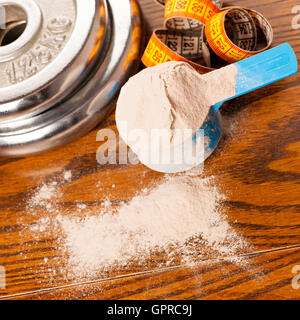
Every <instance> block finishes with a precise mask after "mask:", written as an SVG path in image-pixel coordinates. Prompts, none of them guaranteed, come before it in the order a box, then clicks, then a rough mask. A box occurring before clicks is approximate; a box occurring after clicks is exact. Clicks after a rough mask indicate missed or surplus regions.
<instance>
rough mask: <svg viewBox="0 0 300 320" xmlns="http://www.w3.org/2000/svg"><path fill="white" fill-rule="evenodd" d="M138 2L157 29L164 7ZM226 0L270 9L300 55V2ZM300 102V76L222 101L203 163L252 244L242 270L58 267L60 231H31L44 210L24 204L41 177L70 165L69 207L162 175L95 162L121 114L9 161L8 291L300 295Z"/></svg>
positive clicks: (31, 294) (3, 218)
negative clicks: (296, 282) (297, 285)
mask: <svg viewBox="0 0 300 320" xmlns="http://www.w3.org/2000/svg"><path fill="white" fill-rule="evenodd" d="M140 4H141V6H142V9H143V13H144V16H145V21H146V28H147V32H148V35H149V34H150V32H151V30H152V29H153V28H154V27H159V26H161V25H162V16H163V10H162V8H161V7H160V6H158V5H156V4H155V3H154V2H153V0H140ZM225 4H226V5H232V4H234V5H242V6H245V7H250V8H253V9H256V10H258V11H260V12H262V13H263V14H265V15H266V17H268V18H269V19H270V21H271V24H272V25H273V27H274V32H275V39H274V45H277V44H280V43H283V42H289V43H290V44H291V45H292V46H293V48H294V49H295V51H296V53H297V56H298V57H299V58H300V30H294V29H293V28H292V26H291V22H292V19H293V17H294V15H293V14H292V7H294V6H295V5H297V1H296V0H285V1H275V0H264V1H254V0H240V1H230V2H229V1H225ZM299 106H300V76H299V75H297V76H293V77H291V78H289V79H286V80H283V81H280V82H278V83H277V84H274V85H271V86H269V87H267V88H264V89H261V90H258V91H257V92H255V93H251V94H248V95H247V96H244V97H241V98H238V99H236V100H235V101H232V102H230V103H228V104H227V105H226V106H225V107H224V108H223V111H222V112H223V115H224V119H225V135H224V138H223V140H222V142H221V144H220V146H219V147H218V149H217V151H216V153H215V154H214V155H213V156H212V157H211V158H210V159H209V160H208V161H207V162H206V164H205V176H212V175H213V176H215V177H216V181H217V183H218V188H220V190H221V191H222V192H223V193H224V194H225V195H226V197H227V199H226V200H225V201H224V203H223V206H224V211H225V213H226V215H227V216H228V220H229V222H230V223H231V225H232V226H233V228H234V229H235V230H236V231H237V232H238V233H239V234H241V235H242V236H243V237H245V239H246V240H247V241H248V242H249V243H251V245H252V246H251V249H249V250H248V251H246V252H244V254H246V255H247V256H248V264H247V266H246V267H244V268H241V267H240V266H238V265H235V264H233V263H230V262H227V261H223V260H221V259H214V260H206V261H205V260H204V261H201V263H199V265H197V266H196V267H194V268H187V267H184V266H180V265H179V266H174V267H172V268H169V269H168V268H167V269H160V267H159V259H157V260H156V259H155V258H153V261H152V264H151V268H148V270H144V269H143V266H135V267H132V269H129V270H128V269H127V270H118V271H115V272H112V273H111V274H109V275H106V274H99V275H98V276H97V278H96V279H93V282H92V283H89V281H90V280H89V279H85V280H84V281H83V280H78V279H75V278H70V277H66V275H64V274H61V273H60V272H57V273H56V274H55V273H53V270H55V268H56V267H57V270H60V269H59V265H62V264H64V262H65V261H66V259H67V257H66V256H65V255H64V253H62V252H61V251H60V250H59V249H58V248H59V244H58V240H57V239H58V237H59V235H57V234H55V233H53V234H51V236H49V235H47V236H45V237H44V238H41V239H36V237H34V235H33V234H31V233H30V232H26V231H25V230H27V229H28V226H30V225H31V226H32V225H34V224H35V223H36V221H37V220H38V219H39V218H40V217H41V215H42V212H36V214H35V215H33V214H32V212H29V211H28V209H27V208H26V202H27V200H28V198H29V197H30V196H31V195H32V194H33V193H34V192H35V190H36V189H37V188H38V187H39V186H41V184H42V183H45V182H49V181H55V180H57V179H59V177H61V176H62V174H63V172H65V170H71V171H72V180H71V181H70V182H66V183H64V184H63V185H62V198H61V199H60V200H59V205H60V206H61V210H64V211H65V212H67V213H68V212H70V213H71V212H72V210H73V209H74V207H75V206H76V203H78V202H80V203H85V204H86V205H87V206H88V208H92V209H93V208H97V206H100V205H101V204H102V203H103V202H104V201H105V199H106V197H107V196H108V195H109V197H110V199H111V200H112V202H113V203H114V204H115V205H116V206H117V205H118V204H119V203H120V201H122V200H130V199H131V198H132V197H133V196H134V195H135V194H136V192H137V191H138V190H139V189H141V188H143V187H144V186H151V184H153V183H154V182H155V181H157V180H158V179H159V178H161V177H162V175H161V174H158V173H155V172H151V171H150V170H148V169H146V168H145V167H144V166H142V165H138V166H104V167H101V166H100V165H99V164H98V163H97V161H96V151H97V149H98V147H99V143H98V142H96V134H97V131H98V130H99V129H100V128H105V127H109V128H113V129H114V130H115V122H114V116H113V115H112V116H111V117H110V118H109V119H108V120H107V121H105V122H104V123H103V124H102V125H101V126H99V127H98V128H97V129H95V130H94V131H92V132H91V133H90V134H89V135H87V136H85V137H83V138H82V139H80V140H79V141H76V142H74V143H71V144H69V145H67V146H65V147H63V148H61V149H59V150H55V151H52V152H49V153H46V154H43V155H40V156H35V157H30V158H26V159H19V160H8V159H1V160H0V179H1V184H0V266H1V265H2V266H4V267H5V268H6V272H7V288H6V289H5V290H1V289H0V296H1V298H10V299H13V298H15V299H299V298H300V289H299V290H295V289H293V287H292V279H293V277H294V276H295V274H293V273H292V269H293V267H294V266H296V265H300V109H299ZM137 181H139V182H138V183H137ZM99 182H101V189H99ZM113 185H115V188H113ZM83 215H84V212H83ZM45 258H46V259H45ZM49 270H52V272H51V275H50V274H49ZM50 276H51V277H50ZM50 278H51V279H50Z"/></svg>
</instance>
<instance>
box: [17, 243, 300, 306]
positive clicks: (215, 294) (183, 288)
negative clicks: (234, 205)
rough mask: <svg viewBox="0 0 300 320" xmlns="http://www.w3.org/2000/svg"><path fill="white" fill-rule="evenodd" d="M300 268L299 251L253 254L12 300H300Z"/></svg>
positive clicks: (33, 294)
mask: <svg viewBox="0 0 300 320" xmlns="http://www.w3.org/2000/svg"><path fill="white" fill-rule="evenodd" d="M299 264H300V249H299V248H295V249H290V250H283V251H277V252H269V253H264V254H258V255H254V256H252V257H249V258H248V261H247V265H246V266H244V267H239V266H237V265H234V264H232V263H230V262H226V261H210V262H204V263H203V264H201V265H199V266H197V267H193V268H179V269H175V270H169V271H161V272H154V273H145V274H141V275H136V276H129V277H125V278H121V279H113V280H108V281H104V282H99V283H93V284H85V285H81V286H75V287H71V288H61V289H56V290H49V291H46V292H36V293H31V294H28V295H25V296H23V295H22V296H17V297H11V299H26V300H31V299H34V300H36V299H38V300H44V299H45V300H49V299H72V300H74V299H89V300H111V299H112V300H116V299H126V300H128V299H131V300H146V299H172V300H176V299H201V300H212V299H242V300H248V299H249V300H250V299H256V300H264V299H276V300H281V299H297V300H298V299H299V298H300V289H298V290H297V287H296V285H297V284H299V285H300V283H299V282H298V281H297V279H296V278H295V276H297V274H295V273H293V272H292V271H293V268H295V266H297V265H299ZM294 278H295V279H294ZM293 279H294V286H293Z"/></svg>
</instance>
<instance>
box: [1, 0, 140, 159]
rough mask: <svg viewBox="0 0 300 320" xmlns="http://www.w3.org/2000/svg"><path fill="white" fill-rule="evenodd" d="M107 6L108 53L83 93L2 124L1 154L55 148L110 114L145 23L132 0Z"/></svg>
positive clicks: (105, 44)
mask: <svg viewBox="0 0 300 320" xmlns="http://www.w3.org/2000/svg"><path fill="white" fill-rule="evenodd" d="M22 1H23V0H22ZM84 3H86V1H85V2H84ZM103 3H104V5H105V12H106V16H107V25H106V28H107V33H108V34H110V35H111V36H110V37H107V38H106V39H105V40H104V41H102V43H101V46H103V47H104V48H107V49H106V50H104V51H103V52H105V54H102V55H101V54H100V57H99V58H98V61H97V65H96V66H95V67H94V70H93V72H92V74H90V75H89V76H88V78H87V79H86V80H85V82H84V84H83V85H82V87H81V88H80V90H77V91H76V92H74V93H73V95H71V96H70V97H68V99H67V100H65V101H63V102H60V103H58V104H56V105H55V106H53V107H52V108H51V109H48V110H47V111H45V112H43V113H41V114H37V115H35V116H33V117H30V118H25V119H19V120H16V121H9V122H5V123H0V156H5V157H19V156H26V155H31V154H36V153H39V152H42V151H46V150H49V149H52V148H56V147H58V146H61V145H63V144H65V143H68V142H70V141H72V140H74V139H76V138H78V137H80V136H82V135H83V134H85V133H86V132H88V131H89V130H90V129H92V128H93V127H94V126H96V125H97V124H98V123H99V122H100V121H101V120H103V118H104V117H105V116H106V115H107V114H108V113H109V112H111V110H112V108H113V105H111V104H110V102H111V100H112V99H113V98H114V97H115V95H116V94H117V93H118V90H119V89H120V87H121V86H122V85H123V84H124V83H125V82H126V81H127V79H128V78H129V76H130V75H131V74H132V72H133V69H136V65H137V63H138V62H139V55H138V52H139V47H140V40H141V19H140V16H139V11H138V10H137V4H136V2H135V1H133V0H122V1H120V0H105V1H104V2H103ZM94 51H95V48H94ZM98 51H101V50H100V49H98ZM103 55H104V56H103Z"/></svg>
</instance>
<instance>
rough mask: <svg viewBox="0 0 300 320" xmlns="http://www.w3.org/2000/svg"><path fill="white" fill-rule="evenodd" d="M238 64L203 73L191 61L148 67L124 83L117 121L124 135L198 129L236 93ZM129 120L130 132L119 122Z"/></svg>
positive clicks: (125, 138)
mask: <svg viewBox="0 0 300 320" xmlns="http://www.w3.org/2000/svg"><path fill="white" fill-rule="evenodd" d="M236 75H237V68H236V67H235V66H234V65H229V66H227V67H225V68H221V69H219V70H217V71H214V72H210V73H208V74H205V75H200V74H199V73H198V72H196V71H195V69H193V67H191V66H190V65H189V64H188V63H185V62H174V61H172V62H167V63H163V64H160V65H158V66H155V67H152V68H147V69H145V70H143V71H141V72H140V73H138V74H137V75H135V76H133V77H132V78H130V79H129V81H128V82H127V83H126V84H125V85H124V86H123V88H122V90H121V93H120V96H119V99H118V103H117V110H116V121H117V126H118V129H119V131H120V134H121V136H122V138H123V139H124V140H125V141H126V142H127V143H128V145H129V146H130V147H132V148H133V149H134V146H133V145H132V142H130V141H128V138H127V137H126V133H127V135H128V132H129V133H130V132H133V130H136V129H141V130H144V131H145V132H146V133H147V135H148V137H150V136H151V130H153V129H166V130H169V132H170V142H171V143H172V140H173V138H174V135H175V130H182V131H183V130H186V129H188V130H192V131H193V132H196V131H197V130H198V129H199V128H200V127H201V126H202V124H203V122H204V121H205V119H206V117H207V115H208V113H209V110H210V107H211V106H212V105H214V104H216V103H217V102H220V101H223V100H225V99H229V98H231V97H232V96H234V95H235V85H236ZM122 122H123V123H124V122H126V124H127V132H125V129H124V128H123V127H122V125H120V124H121V123H122Z"/></svg>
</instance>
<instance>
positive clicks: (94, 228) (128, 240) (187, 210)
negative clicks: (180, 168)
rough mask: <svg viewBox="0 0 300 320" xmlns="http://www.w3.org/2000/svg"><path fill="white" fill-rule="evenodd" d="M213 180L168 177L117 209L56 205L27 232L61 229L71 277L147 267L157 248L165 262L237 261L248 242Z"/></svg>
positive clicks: (109, 206)
mask: <svg viewBox="0 0 300 320" xmlns="http://www.w3.org/2000/svg"><path fill="white" fill-rule="evenodd" d="M212 182H213V181H212V180H211V179H201V178H199V177H193V176H177V177H175V176H173V177H169V176H167V177H165V179H164V181H162V182H161V183H160V184H159V185H158V186H157V187H155V188H154V189H152V190H150V191H148V190H145V192H141V193H140V194H139V195H137V196H136V197H134V198H133V199H132V200H131V201H129V203H127V204H123V205H121V206H120V207H119V208H115V209H113V208H112V207H111V205H106V206H102V207H101V208H98V209H97V210H96V211H95V210H94V211H93V212H91V211H89V210H88V209H80V210H79V207H78V211H77V212H76V213H74V216H70V215H69V214H68V215H66V214H64V212H63V209H62V208H61V209H57V212H58V213H57V214H55V215H49V217H48V218H47V219H45V218H44V219H41V220H40V221H39V222H38V224H37V225H35V226H33V227H31V231H32V232H36V234H37V235H38V234H39V233H44V232H45V228H46V229H47V228H51V229H52V230H53V228H56V229H57V234H62V236H61V239H60V245H61V246H62V247H63V249H64V251H65V253H66V256H67V257H68V263H67V264H68V266H69V267H68V269H69V270H72V272H73V273H74V274H75V275H76V277H79V276H81V277H86V276H89V277H92V276H93V274H95V273H96V272H98V271H106V272H107V271H109V270H111V269H113V268H114V269H115V268H119V267H120V268H121V267H122V268H124V267H126V266H130V265H131V264H132V263H133V262H134V263H142V264H144V266H145V270H146V269H147V263H151V264H153V263H155V260H154V261H153V260H151V255H152V254H157V253H159V254H162V256H163V259H164V260H166V264H165V266H168V265H174V264H189V265H193V264H195V263H197V262H199V261H201V259H203V257H207V256H208V255H209V256H210V257H215V258H217V257H218V258H220V257H226V258H229V259H232V260H233V261H237V260H236V255H237V254H238V253H239V251H240V250H242V249H243V248H245V247H246V246H247V243H246V242H245V241H244V240H243V239H242V238H241V237H240V236H239V235H238V234H237V233H236V232H235V231H234V230H233V228H232V227H231V226H230V225H229V223H228V222H227V221H226V216H224V215H223V214H222V213H221V209H220V206H219V205H220V201H222V200H223V196H222V195H220V194H219V192H218V190H217V189H216V188H215V187H214V186H212ZM53 200H54V199H52V202H53ZM31 204H32V203H31ZM82 208H85V207H84V206H82ZM79 212H81V213H84V216H83V218H82V215H80V216H78V213H79ZM151 261H152V262H151ZM157 267H160V265H159V263H157Z"/></svg>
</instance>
